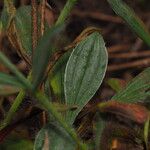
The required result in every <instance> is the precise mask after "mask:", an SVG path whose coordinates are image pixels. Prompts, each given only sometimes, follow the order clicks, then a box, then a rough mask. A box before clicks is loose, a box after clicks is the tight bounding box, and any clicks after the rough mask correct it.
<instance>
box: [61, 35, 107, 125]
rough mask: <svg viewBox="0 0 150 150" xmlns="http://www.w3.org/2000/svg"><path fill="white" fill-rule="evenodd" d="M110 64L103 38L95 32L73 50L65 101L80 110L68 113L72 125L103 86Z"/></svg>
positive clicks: (69, 62) (67, 77)
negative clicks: (108, 64) (108, 63)
mask: <svg viewBox="0 0 150 150" xmlns="http://www.w3.org/2000/svg"><path fill="white" fill-rule="evenodd" d="M107 62H108V56H107V51H106V47H105V43H104V40H103V38H102V36H101V35H100V34H99V33H98V32H95V33H93V34H91V35H90V36H88V37H87V38H86V39H85V40H83V41H82V42H81V43H79V44H78V46H77V47H76V48H75V49H74V50H73V52H72V54H71V56H70V58H69V61H68V63H67V66H66V70H65V81H64V88H65V99H66V103H67V104H70V105H77V106H78V109H77V110H76V111H73V112H68V113H67V115H66V120H67V122H68V123H70V124H72V123H73V122H74V120H75V118H76V116H77V115H78V113H79V112H80V111H81V109H82V108H83V107H84V106H85V105H86V104H87V102H88V101H89V100H90V99H91V98H92V96H93V95H94V94H95V93H96V91H97V89H98V88H99V86H100V85H101V83H102V81H103V78H104V75H105V72H106V67H107Z"/></svg>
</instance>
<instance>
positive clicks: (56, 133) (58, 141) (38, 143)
mask: <svg viewBox="0 0 150 150" xmlns="http://www.w3.org/2000/svg"><path fill="white" fill-rule="evenodd" d="M41 149H51V150H64V149H65V150H75V149H76V145H75V142H74V141H73V140H72V138H71V137H70V136H69V135H68V133H67V132H66V131H65V130H64V129H63V128H62V127H61V126H60V125H57V123H56V122H55V123H53V124H52V123H50V124H47V125H46V127H44V128H42V129H41V131H40V132H39V133H38V135H37V137H36V140H35V144H34V150H41Z"/></svg>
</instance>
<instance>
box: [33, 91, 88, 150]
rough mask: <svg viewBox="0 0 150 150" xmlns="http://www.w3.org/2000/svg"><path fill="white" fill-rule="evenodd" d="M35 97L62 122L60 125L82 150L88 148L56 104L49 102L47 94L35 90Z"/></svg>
mask: <svg viewBox="0 0 150 150" xmlns="http://www.w3.org/2000/svg"><path fill="white" fill-rule="evenodd" d="M35 97H36V99H37V100H38V102H39V103H40V104H41V105H42V106H43V107H44V108H45V109H46V110H47V111H48V112H50V113H51V114H52V115H53V116H54V117H55V119H56V120H57V121H58V122H59V123H60V125H61V126H62V127H63V128H64V129H65V130H66V132H67V133H68V134H69V135H70V136H71V137H72V139H74V141H75V142H76V143H77V145H78V146H79V149H80V150H87V148H86V145H85V144H83V143H82V142H81V141H80V139H78V136H77V134H76V132H75V131H74V129H73V128H71V127H70V126H69V125H68V124H67V123H66V122H65V121H64V119H63V117H62V116H61V115H60V114H59V113H58V111H57V110H56V108H55V107H54V105H53V104H52V103H51V102H49V99H48V98H47V96H46V95H44V94H43V93H41V92H35Z"/></svg>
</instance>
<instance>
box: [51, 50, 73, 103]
mask: <svg viewBox="0 0 150 150" xmlns="http://www.w3.org/2000/svg"><path fill="white" fill-rule="evenodd" d="M69 56H70V52H67V53H65V54H64V55H63V56H62V57H61V58H60V59H59V60H58V62H57V63H56V65H55V66H54V67H53V69H52V70H51V73H50V75H49V83H50V86H51V89H52V92H53V93H54V95H55V96H56V97H57V99H58V101H59V102H61V103H65V96H64V74H65V68H66V64H67V61H68V59H69Z"/></svg>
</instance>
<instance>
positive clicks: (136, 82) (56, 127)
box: [0, 0, 150, 150]
mask: <svg viewBox="0 0 150 150" xmlns="http://www.w3.org/2000/svg"><path fill="white" fill-rule="evenodd" d="M107 1H108V2H109V4H110V5H111V7H112V9H113V10H114V11H115V12H116V14H118V15H119V16H121V17H122V18H123V19H124V20H125V21H126V22H127V23H128V25H129V26H130V27H131V29H132V31H134V32H135V33H136V34H137V35H138V36H139V37H140V38H141V39H142V40H143V41H144V42H145V43H146V44H147V45H149V46H150V34H149V31H148V30H147V29H146V27H145V25H144V24H143V22H142V21H141V20H140V19H139V18H138V17H137V16H136V14H135V13H134V11H133V10H131V9H130V8H129V7H128V6H127V5H126V4H125V3H124V2H123V1H121V0H107ZM76 2H77V0H68V1H67V3H66V5H65V7H64V9H63V10H62V12H61V14H60V16H59V17H58V20H57V21H56V24H55V25H54V26H53V27H51V28H50V29H46V32H45V33H44V35H43V36H42V37H41V38H40V39H39V41H38V45H37V47H36V48H35V50H34V51H33V50H32V16H31V6H23V7H20V8H18V9H17V10H16V8H15V7H14V6H13V3H12V2H11V1H8V0H5V1H4V3H5V6H4V9H3V12H2V15H1V22H0V31H1V30H2V29H3V30H5V31H6V32H7V31H11V32H13V34H14V35H16V39H14V35H13V36H12V37H13V40H14V41H15V40H16V41H17V42H19V44H20V45H21V47H22V48H23V50H24V51H23V52H21V53H22V54H23V55H27V57H28V59H30V58H32V64H31V65H32V70H30V72H32V82H30V81H29V80H28V79H27V78H26V77H25V76H24V75H23V74H22V73H21V72H20V71H19V70H18V69H17V68H16V67H15V66H14V65H13V64H12V63H11V62H10V61H9V59H8V58H7V57H6V56H5V55H4V54H3V53H2V52H0V62H1V63H3V64H4V65H5V66H6V67H7V68H8V69H9V70H10V71H11V73H12V74H13V75H9V74H4V73H0V95H1V96H6V95H10V94H14V93H16V92H18V91H19V90H20V89H21V92H20V93H19V95H18V96H17V97H16V99H15V100H14V103H13V105H12V106H11V108H10V110H9V112H8V114H7V116H6V118H5V119H4V122H3V123H1V126H0V129H3V128H4V127H6V126H7V125H9V123H10V121H11V120H12V118H13V116H14V113H15V112H16V111H17V109H18V108H19V106H20V104H21V102H22V100H23V98H24V97H25V94H26V93H27V94H30V96H31V97H33V98H34V99H36V100H37V102H38V103H39V105H41V106H42V108H43V109H44V110H47V112H48V114H49V115H50V116H52V117H53V119H54V122H53V123H52V122H49V123H48V124H47V125H46V126H45V127H44V128H42V129H41V131H40V132H39V133H38V135H37V137H36V140H35V145H34V149H35V150H42V149H52V150H61V149H62V150H64V149H66V150H75V149H80V150H87V149H90V148H89V147H88V148H87V145H86V144H84V142H83V141H82V140H81V139H80V137H78V133H77V132H76V131H75V130H74V128H73V126H72V125H73V123H74V122H75V119H76V117H77V115H78V114H79V113H80V112H81V111H82V109H83V107H84V106H85V105H86V104H87V103H88V102H89V101H90V99H91V98H92V97H93V96H94V94H95V93H96V91H97V90H98V88H99V87H100V85H101V83H102V81H103V78H104V76H105V72H106V68H107V63H108V55H107V50H106V47H105V42H104V40H103V37H102V36H101V34H100V33H98V32H94V33H91V32H90V33H88V34H87V35H88V36H87V37H86V38H84V36H83V35H82V36H83V37H82V36H81V39H82V40H81V39H78V40H77V43H76V44H77V45H76V46H75V45H74V49H73V52H72V53H71V54H70V52H68V53H66V54H64V55H63V56H62V58H60V59H59V60H58V61H57V62H50V61H49V60H50V58H51V56H53V55H54V43H53V41H54V39H56V38H57V37H58V36H60V35H58V33H59V32H60V30H61V29H62V25H61V24H63V23H64V22H65V19H66V18H67V16H68V15H69V12H70V11H71V9H72V7H73V6H74V5H75V3H76ZM40 19H41V18H40V14H38V25H37V26H38V28H39V23H40ZM13 27H14V28H13ZM45 28H46V24H45ZM7 34H8V32H7ZM11 34H12V33H11ZM12 37H9V34H8V38H12ZM59 38H60V37H59ZM18 40H19V41H18ZM79 41H80V42H79ZM17 44H18V43H17ZM73 44H74V43H73ZM16 47H17V46H16ZM16 51H19V50H18V49H17V50H16ZM32 54H33V56H32ZM54 56H55V55H54ZM56 57H57V56H56ZM30 61H31V60H30ZM51 61H53V60H51ZM49 63H54V64H55V66H54V68H52V70H50V74H49V75H48V78H47V79H46V80H47V83H48V84H49V86H48V88H49V89H48V90H52V91H53V94H54V96H56V97H57V96H58V97H59V100H58V101H57V102H59V103H58V105H57V106H56V103H52V102H51V101H52V100H53V97H52V95H47V94H45V92H43V91H42V90H39V89H40V88H39V85H41V84H43V85H44V86H45V83H43V79H45V77H47V74H46V72H47V68H48V65H51V64H49ZM66 64H67V65H66ZM29 77H30V80H31V76H30V75H29ZM32 83H33V86H32ZM108 84H109V85H110V86H111V87H112V88H113V89H114V90H115V91H116V92H118V93H117V94H116V95H114V96H113V97H112V100H114V101H110V102H105V103H101V104H98V105H97V106H95V107H96V109H95V108H93V110H92V113H93V112H94V111H99V113H104V114H105V113H111V114H113V115H115V116H116V118H117V116H119V115H120V116H121V117H123V118H126V119H128V120H130V121H134V122H136V123H140V124H143V123H145V122H146V123H145V128H144V140H145V143H146V144H147V142H148V132H149V120H147V118H148V116H149V110H147V109H146V108H145V107H144V106H140V105H139V104H135V105H134V104H132V103H136V102H139V101H143V100H145V99H148V98H149V96H150V91H149V89H150V68H147V69H146V70H144V71H143V72H142V73H140V74H139V75H138V76H137V77H135V78H134V79H133V80H132V81H131V82H130V83H129V84H128V85H127V86H126V87H125V88H124V83H123V82H122V81H121V80H117V79H110V80H109V81H108ZM123 88H124V89H123ZM48 96H50V97H48ZM50 100H51V101H50ZM117 101H119V102H117ZM62 103H63V104H62ZM125 103H129V104H125ZM74 106H77V109H76V108H75V109H71V108H73V107H74ZM58 110H60V111H58ZM61 110H63V112H62V111H61ZM53 119H51V121H52V120H53ZM145 120H146V121H145ZM105 121H106V120H105ZM105 124H107V122H103V118H101V115H100V116H98V119H97V122H96V123H95V124H94V127H95V130H94V131H95V132H94V137H95V138H94V139H93V141H92V142H93V143H95V145H94V147H95V149H99V148H100V144H102V143H101V136H102V132H103V129H104V127H105ZM81 125H82V124H81ZM79 128H80V127H79ZM81 128H84V126H83V127H81ZM77 130H78V129H77ZM89 145H90V144H89ZM1 147H2V148H4V149H6V150H7V149H22V150H30V149H33V144H32V142H31V141H28V140H24V139H11V140H7V141H6V142H4V143H3V144H2V145H1V146H0V148H1Z"/></svg>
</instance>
